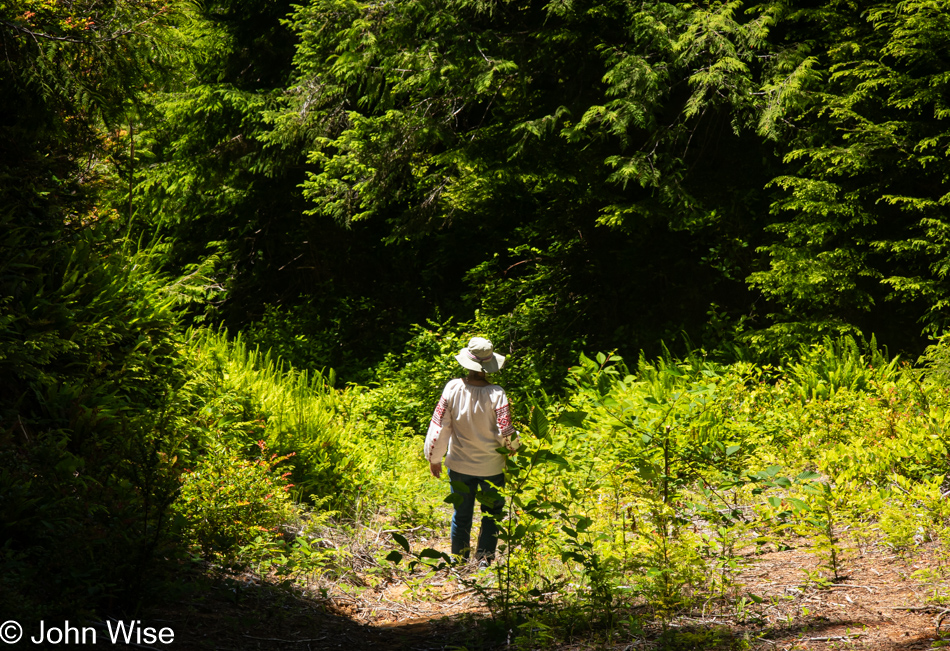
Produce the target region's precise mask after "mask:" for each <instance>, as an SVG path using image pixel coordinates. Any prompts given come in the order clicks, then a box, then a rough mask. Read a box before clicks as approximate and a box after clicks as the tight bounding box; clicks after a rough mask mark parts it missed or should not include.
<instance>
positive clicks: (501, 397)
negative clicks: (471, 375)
mask: <svg viewBox="0 0 950 651" xmlns="http://www.w3.org/2000/svg"><path fill="white" fill-rule="evenodd" d="M433 429H438V430H439V431H437V432H432V430H433ZM430 432H432V433H433V436H432V437H431V438H428V437H427V440H426V458H427V459H429V461H430V462H432V461H433V460H438V459H441V458H442V455H443V454H444V455H445V465H446V466H447V467H448V468H450V469H451V470H455V471H457V472H463V473H465V474H467V475H477V476H482V477H486V476H490V475H497V474H498V473H500V472H501V471H502V470H504V468H505V457H504V456H503V455H500V454H498V452H497V450H498V448H500V447H508V448H510V449H513V448H511V444H512V440H513V437H514V433H515V432H514V429H513V428H512V427H511V416H510V412H509V408H508V397H507V396H506V395H505V390H504V389H502V388H501V387H500V386H498V385H497V384H486V385H477V384H474V383H473V382H471V381H469V380H468V378H459V379H457V380H452V381H451V382H449V383H448V384H447V385H445V389H444V390H443V391H442V397H441V399H440V400H439V405H438V406H437V407H436V410H435V413H433V415H432V422H431V423H430Z"/></svg>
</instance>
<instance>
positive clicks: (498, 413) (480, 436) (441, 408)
mask: <svg viewBox="0 0 950 651" xmlns="http://www.w3.org/2000/svg"><path fill="white" fill-rule="evenodd" d="M455 359H456V361H458V363H459V364H461V365H462V367H463V368H465V369H468V376H467V377H463V378H458V379H456V380H452V381H451V382H449V383H448V384H446V385H445V389H443V391H442V397H441V398H439V404H438V405H436V408H435V411H434V412H433V414H432V420H431V421H429V430H428V432H427V433H426V441H425V447H424V452H425V457H426V459H427V460H428V461H429V470H430V472H431V473H432V476H433V477H435V478H436V479H438V478H439V477H441V475H442V457H443V456H444V457H445V466H446V467H447V468H448V470H449V481H450V483H451V487H452V494H453V495H455V494H458V495H459V496H460V497H458V498H455V501H454V505H455V513H454V514H453V515H452V530H451V531H452V554H454V555H457V556H461V557H462V558H465V559H467V558H469V553H470V551H471V533H472V517H473V515H474V511H475V493H476V492H477V491H481V496H480V497H479V502H480V503H481V512H482V523H481V529H480V531H479V534H478V543H477V545H476V547H475V558H476V559H478V560H480V561H482V562H483V563H484V564H487V563H490V562H491V561H492V560H493V559H494V557H495V549H496V547H497V545H498V525H497V522H498V520H500V519H501V514H502V511H503V509H504V505H505V500H504V497H502V496H501V494H500V493H499V492H498V490H499V489H500V488H504V486H505V474H504V469H505V455H504V454H501V453H499V452H498V449H499V448H506V449H508V450H510V451H512V452H513V451H515V450H517V449H518V447H519V446H520V445H521V440H520V438H519V437H518V433H517V432H516V431H515V430H514V428H513V427H512V425H511V411H510V408H509V405H508V397H507V396H506V395H505V390H504V389H502V388H501V387H500V386H498V385H497V384H492V383H491V382H489V381H488V380H487V379H486V375H487V374H488V373H495V372H497V371H499V370H500V369H501V368H502V367H503V366H504V365H505V358H504V356H502V355H499V354H498V353H496V352H495V350H494V347H493V346H492V343H491V342H490V341H489V340H487V339H484V338H482V337H474V338H473V339H472V340H471V341H469V342H468V346H466V347H465V348H463V349H462V350H460V351H459V354H458V355H456V356H455Z"/></svg>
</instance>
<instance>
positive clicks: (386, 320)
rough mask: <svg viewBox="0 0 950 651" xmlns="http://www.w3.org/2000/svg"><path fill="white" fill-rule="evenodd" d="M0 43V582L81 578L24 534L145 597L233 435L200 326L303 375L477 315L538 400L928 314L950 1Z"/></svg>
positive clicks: (468, 324) (129, 6)
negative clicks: (578, 367) (213, 459)
mask: <svg viewBox="0 0 950 651" xmlns="http://www.w3.org/2000/svg"><path fill="white" fill-rule="evenodd" d="M0 40H2V51H0V57H2V58H0V229H2V236H0V495H2V499H0V515H2V518H0V544H2V543H3V541H5V540H10V541H13V542H11V543H10V545H8V546H7V547H5V548H3V549H4V551H3V552H2V556H0V559H2V560H3V563H4V565H3V567H4V568H6V569H5V570H4V571H3V574H4V575H5V576H6V577H9V579H8V580H9V581H12V582H13V584H15V586H16V589H15V590H14V591H12V592H9V593H7V594H9V595H11V596H9V597H3V596H0V604H3V605H4V607H7V606H10V607H11V608H12V607H13V606H14V605H16V606H17V607H24V608H35V609H37V612H40V611H41V610H42V608H43V607H48V606H42V607H41V605H40V604H49V603H50V601H49V600H50V599H51V598H52V597H50V595H54V594H57V595H59V596H58V597H56V600H57V603H59V604H65V603H68V601H69V600H70V599H72V598H73V592H71V591H80V592H82V591H85V590H86V589H87V588H89V585H88V584H87V583H83V581H86V580H87V578H88V577H86V578H83V577H79V578H76V579H75V581H73V583H69V580H68V579H67V578H65V577H66V573H65V571H64V572H58V573H57V572H46V571H41V570H39V569H36V568H38V567H40V566H39V565H37V564H35V562H34V561H35V559H36V558H38V557H40V556H42V557H44V558H46V557H51V558H54V559H55V558H60V559H63V558H65V557H66V552H65V551H64V550H66V549H69V548H70V546H72V545H74V542H73V541H75V540H76V539H82V540H83V541H84V542H83V543H82V545H80V549H81V550H82V551H83V553H85V554H86V555H87V557H88V559H89V563H90V565H89V569H88V576H89V577H92V576H94V577H96V578H95V581H96V582H97V583H96V585H95V586H93V588H94V589H91V590H92V591H91V592H89V595H91V596H89V597H88V600H89V603H90V606H89V607H90V608H95V607H96V604H97V603H98V602H97V601H96V600H97V599H100V597H101V598H102V599H103V600H105V599H106V596H108V598H109V599H116V598H118V597H117V596H118V595H128V594H133V595H139V594H140V591H141V586H142V584H143V581H145V579H144V578H143V577H144V576H145V573H146V568H148V567H150V565H149V559H151V558H152V557H153V556H155V555H156V554H158V551H159V550H160V549H163V547H162V545H165V544H171V543H168V540H169V539H170V538H169V537H171V538H174V535H177V534H176V532H178V529H176V527H180V526H184V525H181V523H180V521H179V519H175V518H173V517H172V515H171V511H170V509H172V504H173V502H174V501H175V499H176V495H178V487H179V475H180V473H181V472H182V468H183V467H184V466H185V465H187V464H195V463H199V459H201V458H202V455H203V454H204V453H205V452H207V451H208V450H210V449H214V446H213V445H212V442H213V440H216V439H215V436H218V435H219V434H221V432H224V431H229V432H231V431H232V430H233V431H236V432H239V433H240V436H241V437H243V438H241V439H240V440H241V441H243V443H242V445H243V448H244V449H245V451H246V449H247V448H248V446H251V449H252V448H253V445H254V442H255V441H256V440H257V438H256V437H257V436H258V435H260V436H264V434H261V433H260V432H263V431H265V430H264V429H261V430H258V429H255V428H257V427H264V426H263V425H260V426H259V425H255V424H254V423H258V422H260V423H263V422H265V421H266V420H267V414H266V413H265V411H266V410H265V411H262V412H260V413H258V412H254V411H253V409H251V407H249V406H248V405H249V404H250V402H249V401H250V398H246V396H248V395H254V396H259V395H264V394H265V393H266V391H265V389H263V388H261V387H263V386H264V385H265V384H267V382H270V380H269V379H265V380H266V381H265V380H260V381H258V380H254V382H257V384H254V382H251V381H250V380H248V383H247V384H246V385H241V386H240V388H234V387H237V386H238V385H237V384H235V383H236V382H237V380H235V379H234V378H235V377H236V375H235V373H234V372H231V371H229V372H228V373H225V372H224V371H223V370H222V369H224V368H225V362H223V361H222V359H223V357H221V356H220V355H219V354H218V353H217V352H214V351H217V350H219V348H216V346H217V347H221V346H225V344H223V343H221V342H220V341H218V340H216V339H215V340H212V339H203V338H202V337H210V335H208V334H197V333H199V331H200V330H201V329H202V328H224V329H226V331H227V333H228V336H229V337H230V338H231V339H232V340H234V339H235V338H237V337H238V335H239V333H240V337H241V341H243V342H244V343H243V344H241V345H244V344H246V345H247V346H248V350H252V349H253V348H254V347H260V349H261V351H264V350H271V351H272V354H273V358H274V359H276V358H277V357H278V356H279V357H280V358H281V359H282V360H283V361H284V362H285V363H287V364H291V365H293V366H294V367H295V368H297V369H307V370H308V371H311V372H316V371H322V372H323V373H326V375H318V376H309V377H310V378H311V380H312V382H313V386H315V387H318V388H319V390H320V391H324V390H326V389H327V386H328V385H329V384H331V383H332V381H333V380H332V378H333V377H334V376H333V374H332V373H331V372H330V371H329V369H334V372H335V374H336V376H337V377H338V378H339V379H338V380H336V382H337V384H338V386H342V385H344V384H345V383H347V382H354V383H363V384H368V383H382V384H385V382H386V380H387V378H391V377H393V376H397V375H399V373H403V372H404V373H406V374H415V376H413V377H417V378H419V377H427V376H428V375H431V374H430V373H429V371H430V370H431V367H430V366H426V363H428V362H427V361H426V360H427V359H428V358H429V357H433V356H436V355H441V356H442V357H444V356H445V354H447V353H448V352H450V348H451V347H452V346H455V345H456V344H457V343H458V340H457V337H458V333H459V332H462V331H464V332H472V333H475V332H477V333H480V334H487V335H489V336H491V337H492V338H493V340H494V341H495V342H496V346H497V347H498V349H499V350H502V351H503V352H505V354H508V355H511V359H512V360H513V370H512V371H511V372H512V373H513V374H514V377H515V378H517V379H518V380H519V382H521V385H522V386H523V387H526V388H525V389H524V390H525V392H526V393H527V388H531V387H538V388H539V391H540V388H541V387H543V389H544V391H545V392H547V393H548V394H555V393H557V392H558V391H559V390H561V388H562V386H563V381H564V378H565V376H566V372H567V368H568V367H569V366H570V365H572V364H575V363H576V362H577V359H578V354H579V353H581V352H583V351H588V352H590V351H597V350H602V351H608V350H615V351H619V353H620V354H621V355H622V356H623V357H625V358H626V359H628V360H631V361H632V360H635V359H636V358H637V356H638V355H639V354H640V352H641V351H644V352H645V353H646V354H647V355H648V356H650V355H655V354H657V353H659V352H661V351H662V350H664V346H669V347H671V348H673V349H677V350H678V349H680V348H682V349H684V350H685V349H687V348H689V347H695V348H702V349H703V350H704V351H706V352H707V353H709V354H710V355H711V357H713V358H716V359H719V360H722V361H734V360H735V359H738V358H742V359H747V360H756V361H781V360H782V359H783V356H784V355H786V354H788V353H789V352H793V351H797V350H799V347H800V346H802V345H808V344H810V343H812V342H816V341H819V340H821V339H822V337H826V336H829V335H833V336H838V335H852V336H854V337H857V338H858V339H865V340H869V341H870V340H871V339H872V337H876V341H877V342H878V343H880V344H883V345H885V346H887V347H888V348H889V350H890V351H891V352H895V353H896V352H900V353H902V354H904V355H905V359H909V360H914V359H916V357H917V355H919V354H920V353H921V352H922V351H923V350H924V347H925V346H926V344H927V343H928V341H929V340H930V338H932V337H936V336H937V335H939V334H941V333H942V332H943V331H944V330H945V328H946V327H947V325H948V317H950V281H948V278H947V276H948V272H950V213H948V210H950V208H948V206H950V106H948V102H950V2H948V1H947V0H906V1H904V2H899V3H894V2H871V1H865V0H822V1H805V0H784V1H777V0H776V1H762V2H748V1H746V2H744V1H741V0H735V1H732V2H680V3H667V2H632V1H628V0H607V1H604V2H592V1H582V0H551V1H548V2H534V1H531V0H412V1H404V0H387V1H383V2H376V1H374V2H363V1H359V0H305V1H303V0H302V1H300V2H295V3H291V2H287V1H284V0H221V1H213V0H209V1H197V2H185V1H182V0H167V1H161V2H159V1H158V0H76V1H75V2H54V1H52V0H16V1H15V2H10V1H2V0H0ZM427 324H429V325H427ZM420 326H421V327H420ZM189 328H193V329H189ZM426 328H431V331H429V330H426ZM222 332H223V330H222ZM433 332H434V333H435V334H432V333H433ZM222 336H223V335H222ZM215 342H216V343H215ZM683 342H685V343H683ZM241 350H244V349H241ZM209 351H210V352H209ZM242 354H243V353H242ZM247 355H249V357H246V359H245V358H244V357H242V358H241V359H242V360H244V361H246V362H247V364H249V365H251V366H253V365H254V364H256V363H257V362H255V361H254V360H257V359H258V358H256V357H254V356H253V354H252V353H247ZM440 359H441V358H440ZM248 360H250V361H248ZM519 360H520V361H519ZM242 363H244V362H242ZM519 364H520V366H519ZM265 366H266V364H265ZM268 368H270V367H268ZM405 369H409V370H408V371H407V370H405ZM229 373H230V374H229ZM248 377H250V376H248ZM255 377H256V376H255ZM268 377H269V376H268ZM400 377H402V376H400ZM406 377H408V375H406ZM314 378H317V379H314ZM311 380H308V381H311ZM440 380H441V376H438V375H437V374H435V375H433V376H432V378H430V379H428V380H420V381H422V382H430V383H435V384H437V383H438V381H440ZM229 383H230V384H229ZM305 384H306V383H304V384H301V385H300V386H304V385H305ZM224 386H227V387H230V389H228V390H232V389H233V390H234V391H235V392H238V393H240V392H244V393H241V395H243V396H245V398H241V399H237V398H235V399H234V401H233V402H228V401H225V400H223V399H222V400H219V399H218V398H216V396H218V395H219V393H216V392H219V391H222V387H224ZM267 386H270V385H267ZM295 386H296V385H295ZM306 386H310V385H306ZM426 386H427V387H428V388H427V389H426V390H427V391H430V392H431V391H432V390H433V388H432V387H431V386H428V385H426ZM249 387H251V388H249ZM269 390H270V389H267V391H269ZM308 390H309V389H308ZM435 390H436V391H437V390H438V387H436V388H435ZM301 391H303V389H301ZM254 392H257V393H254ZM321 395H322V394H321ZM378 395H383V394H378ZM387 395H388V394H387ZM395 395H396V398H397V399H398V400H396V402H398V401H399V400H402V399H404V398H405V396H403V395H401V394H398V393H397V394H395ZM324 399H325V400H326V401H327V402H326V405H329V406H327V407H326V408H327V409H328V410H330V411H331V412H333V413H337V412H336V411H334V410H337V411H338V410H339V409H338V407H337V406H336V405H335V403H333V401H332V400H331V399H330V398H321V400H324ZM389 399H390V398H379V402H378V403H376V407H374V408H379V409H382V408H383V407H380V406H379V405H381V404H383V403H384V402H385V400H389ZM426 399H428V394H426ZM242 401H243V402H242ZM423 403H424V401H422V402H420V403H419V404H416V403H413V404H412V405H411V406H410V407H406V410H407V414H408V415H405V416H404V417H402V416H400V418H402V420H401V421H400V422H401V423H402V424H403V425H407V426H409V425H418V423H419V421H420V419H422V418H424V416H421V414H422V413H423V412H424V410H425V409H426V408H427V405H425V404H423ZM308 404H309V403H308ZM321 404H323V403H321ZM408 412H411V413H408ZM208 414H216V415H214V416H211V415H208ZM423 422H424V420H423ZM281 427H283V426H281ZM321 427H322V425H321ZM229 428H230V429H229ZM265 429H266V428H265ZM267 431H270V430H267ZM288 431H289V430H288ZM294 431H297V430H294ZM322 431H323V430H321V432H322ZM232 433H233V432H232ZM284 434H286V432H285V431H284V430H283V429H281V430H279V431H278V433H277V434H274V437H275V438H274V441H270V440H268V445H272V446H277V447H279V445H278V443H277V441H284V440H285V439H284V438H280V437H282V436H284ZM311 434H312V433H311ZM311 434H307V436H308V437H310V438H309V439H307V440H309V441H311V442H312V441H314V440H317V438H318V436H323V435H324V434H322V433H321V434H319V435H317V434H312V436H311ZM288 436H289V435H288ZM300 436H303V435H302V434H301V435H300ZM327 436H328V437H329V436H330V435H327ZM314 437H317V438H314ZM265 438H266V437H265ZM261 440H262V441H263V440H264V439H263V438H262V439H261ZM326 440H327V441H331V442H329V443H326V445H323V444H321V445H316V444H313V445H312V446H311V447H309V448H306V449H303V451H302V452H301V456H302V457H303V456H306V455H310V456H306V458H307V459H308V461H307V463H310V464H311V466H310V467H311V468H315V469H318V470H313V473H312V474H311V475H308V476H307V478H304V479H303V480H302V481H304V483H303V484H301V485H303V486H307V488H306V490H307V491H311V492H312V493H313V494H314V495H316V494H317V493H318V492H319V490H318V489H316V488H314V487H316V486H324V489H323V490H324V491H326V492H327V493H330V492H334V493H335V494H336V495H337V496H338V497H339V498H340V499H341V500H342V499H345V497H346V496H347V495H349V494H350V493H349V492H348V491H351V490H354V491H355V490H356V489H355V488H354V486H356V483H355V482H356V480H355V479H354V480H352V482H351V483H347V482H348V481H349V480H346V479H341V477H342V475H339V476H338V475H335V474H333V473H334V472H335V471H333V470H332V469H333V468H338V467H343V466H344V465H345V464H346V463H348V462H347V461H346V459H347V458H348V454H350V453H349V452H348V450H350V448H348V447H347V445H348V444H346V443H343V442H340V441H337V440H336V439H333V438H332V437H330V438H327V439H326ZM262 445H263V444H262ZM288 445H289V443H288ZM308 445H309V444H308ZM238 447H240V446H238ZM305 447H306V446H305ZM263 449H264V448H263V447H261V450H263ZM278 451H279V452H281V453H285V452H286V453H289V448H288V449H286V450H285V449H279V450H278ZM229 453H230V452H229ZM354 463H355V462H354ZM176 464H177V465H176ZM321 473H322V474H321ZM295 479H297V478H295ZM306 482H310V483H306ZM334 482H339V483H334ZM331 486H332V487H333V488H332V491H331V489H330V488H327V487H331ZM77 504H80V506H77ZM40 523H43V526H40ZM175 523H178V524H175ZM129 550H132V553H130V552H129ZM57 554H59V556H57ZM0 569H2V568H0ZM41 574H45V575H46V576H47V578H46V579H44V578H43V577H42V576H41ZM54 575H55V576H57V577H59V578H57V579H56V581H52V582H51V581H50V580H48V576H54ZM74 578H75V577H74ZM89 580H92V579H89ZM58 581H62V582H64V583H63V585H60V584H59V583H57V582H58ZM64 586H65V587H64ZM83 594H86V593H85V592H83ZM103 595H105V596H103ZM5 598H7V599H9V600H10V601H9V603H6V602H4V601H3V599H5ZM83 598H86V597H83ZM14 601H16V604H14ZM24 604H26V605H25V606H24Z"/></svg>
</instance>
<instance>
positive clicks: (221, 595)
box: [111, 577, 499, 651]
mask: <svg viewBox="0 0 950 651" xmlns="http://www.w3.org/2000/svg"><path fill="white" fill-rule="evenodd" d="M189 581H190V582H191V585H188V586H187V588H188V589H184V590H182V594H181V595H180V596H179V597H178V598H176V599H174V600H166V603H165V604H163V605H160V606H156V607H153V608H150V609H149V610H148V612H146V613H143V614H142V615H141V616H140V619H141V620H142V622H143V624H142V625H143V626H151V627H154V628H156V629H158V628H160V627H168V628H171V629H172V630H173V631H174V633H175V639H174V642H173V643H172V644H169V645H161V644H155V645H149V646H147V647H144V648H150V649H153V650H161V651H166V650H167V651H212V650H214V651H250V650H252V649H253V650H254V651H305V650H306V651H316V650H317V649H345V650H346V651H362V650H363V649H386V650H389V649H393V650H396V651H399V650H404V651H425V650H429V649H431V650H433V651H434V650H436V649H444V648H446V646H448V645H451V646H456V647H464V648H466V649H468V650H469V651H476V650H479V651H482V650H484V651H487V650H489V649H493V648H497V647H498V646H499V644H497V643H496V644H493V643H492V642H491V636H487V635H486V627H485V626H484V624H485V620H484V619H483V618H476V617H473V616H470V615H464V616H455V617H447V618H442V619H432V620H408V621H405V622H400V623H398V624H393V625H387V626H369V625H366V624H362V623H360V622H358V621H355V620H354V619H353V618H352V615H353V613H351V612H348V609H347V605H346V603H345V602H343V603H340V602H333V601H331V600H329V599H320V598H314V597H312V596H310V595H308V594H306V593H301V592H298V591H295V590H292V589H290V588H288V587H280V586H274V585H269V584H263V585H261V584H258V583H256V582H253V581H249V580H248V581H242V580H239V579H234V578H230V577H222V578H218V579H208V578H207V577H203V578H201V579H196V580H189ZM111 648H114V649H123V648H125V649H142V648H143V646H135V645H115V646H112V647H111Z"/></svg>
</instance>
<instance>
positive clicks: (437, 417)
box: [430, 398, 449, 427]
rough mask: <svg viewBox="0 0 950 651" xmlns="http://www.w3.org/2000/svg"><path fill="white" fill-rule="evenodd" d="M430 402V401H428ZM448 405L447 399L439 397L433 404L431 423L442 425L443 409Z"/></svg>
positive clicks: (437, 425)
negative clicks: (436, 402) (434, 404)
mask: <svg viewBox="0 0 950 651" xmlns="http://www.w3.org/2000/svg"><path fill="white" fill-rule="evenodd" d="M430 404H431V403H430ZM448 406H449V401H448V400H446V399H445V398H440V399H439V404H437V405H436V406H435V411H434V412H432V424H433V425H435V426H436V427H442V418H443V417H444V416H445V410H446V409H447V408H448Z"/></svg>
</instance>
